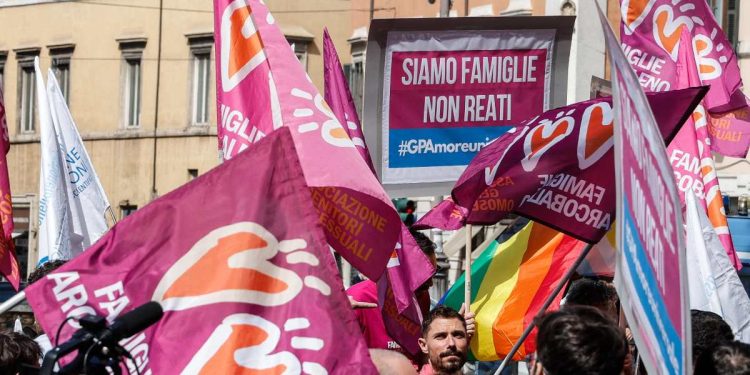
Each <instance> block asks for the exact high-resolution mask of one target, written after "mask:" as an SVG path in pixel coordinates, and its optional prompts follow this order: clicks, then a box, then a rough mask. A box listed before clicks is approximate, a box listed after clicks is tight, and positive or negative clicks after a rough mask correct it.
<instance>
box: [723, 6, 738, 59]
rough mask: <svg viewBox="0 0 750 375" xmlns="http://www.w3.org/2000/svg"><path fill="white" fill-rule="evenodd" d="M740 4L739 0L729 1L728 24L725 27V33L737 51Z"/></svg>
mask: <svg viewBox="0 0 750 375" xmlns="http://www.w3.org/2000/svg"><path fill="white" fill-rule="evenodd" d="M739 8H740V2H739V1H737V0H728V4H727V24H726V25H724V33H726V34H727V39H729V43H731V44H732V47H733V48H734V49H735V50H737V37H738V33H739V28H740V26H739V25H738V23H737V20H738V19H739V15H740V9H739Z"/></svg>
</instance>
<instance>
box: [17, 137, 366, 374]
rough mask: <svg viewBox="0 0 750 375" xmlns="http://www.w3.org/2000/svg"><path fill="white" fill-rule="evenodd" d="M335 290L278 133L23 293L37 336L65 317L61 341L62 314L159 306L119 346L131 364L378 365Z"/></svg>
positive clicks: (289, 146) (290, 152)
mask: <svg viewBox="0 0 750 375" xmlns="http://www.w3.org/2000/svg"><path fill="white" fill-rule="evenodd" d="M251 169H252V170H253V173H247V171H248V170H251ZM217 191H221V194H218V195H217V194H215V192H217ZM209 201H210V202H211V204H207V202H209ZM270 206H272V207H273V209H269V207H270ZM217 275H220V277H217ZM341 285H342V284H341V279H340V278H339V277H338V272H337V270H336V264H335V262H334V259H333V257H332V256H331V252H330V250H329V247H328V245H327V243H326V240H325V236H324V234H323V231H322V230H321V228H320V226H319V224H318V215H317V213H316V211H315V209H314V208H313V205H312V201H311V198H310V193H309V190H308V188H307V185H305V180H304V176H303V172H302V169H301V167H300V163H299V159H298V158H297V154H296V151H295V150H294V142H293V141H292V137H291V136H290V134H289V130H288V129H281V130H280V131H278V132H274V133H273V134H270V135H269V136H268V137H266V138H265V139H264V140H262V141H260V142H259V143H257V144H256V145H255V146H254V149H253V152H247V153H243V154H241V155H238V156H237V157H236V158H233V160H230V161H228V162H226V163H224V164H222V165H221V166H219V167H217V168H215V169H214V170H212V171H210V172H208V173H206V174H205V175H202V176H200V177H198V178H196V179H194V180H192V181H191V182H190V183H188V184H187V185H185V186H183V187H180V188H178V189H177V190H175V191H173V192H171V193H169V194H166V195H164V196H162V197H160V198H159V199H157V200H155V201H153V202H152V203H150V204H149V205H147V206H146V207H143V208H142V209H140V210H138V211H137V212H135V213H134V214H133V215H130V216H128V217H127V218H125V219H124V220H122V221H120V222H119V223H118V224H117V225H115V226H114V227H113V228H112V229H110V231H109V232H107V234H105V235H104V236H103V237H102V238H101V239H100V240H99V241H98V242H97V243H96V244H95V245H94V246H93V247H92V248H90V249H89V250H87V251H86V252H84V253H83V254H81V255H79V256H78V257H77V258H75V259H73V260H71V261H70V262H68V263H66V264H65V265H64V266H62V267H61V268H59V269H58V270H57V271H56V272H54V273H52V274H50V275H48V276H46V277H45V278H43V279H41V280H39V281H38V282H36V283H34V284H33V285H31V286H30V287H29V288H28V289H27V290H26V295H27V298H28V301H29V304H30V305H31V306H32V308H33V309H34V312H35V316H36V317H37V319H38V320H39V321H40V323H41V325H42V327H43V328H44V330H45V332H56V330H57V329H58V326H60V324H61V323H64V325H63V326H62V331H61V336H60V340H59V342H61V343H62V342H64V341H65V340H67V339H68V338H70V337H71V335H72V333H73V332H74V331H75V329H76V328H78V327H77V324H78V323H77V322H76V321H75V320H69V321H65V319H66V317H71V316H72V317H80V316H82V315H83V314H98V315H100V316H104V317H106V318H107V320H108V322H110V323H111V322H112V321H113V320H114V319H115V318H116V317H117V316H119V315H121V314H122V313H124V312H127V311H129V310H131V309H132V308H133V307H135V306H139V305H141V304H143V303H145V302H147V301H152V300H153V301H157V302H159V303H160V304H161V305H162V307H163V309H164V316H163V318H162V319H160V320H159V322H158V323H157V324H155V325H153V326H151V327H149V328H148V329H146V330H145V331H143V332H140V333H137V334H135V335H134V336H133V337H131V338H128V339H125V340H123V341H121V342H120V344H121V345H123V346H124V347H125V348H126V349H127V350H129V351H130V353H131V354H132V357H133V359H132V360H128V361H126V362H127V367H128V372H130V373H136V372H138V373H141V374H149V373H151V372H153V373H155V374H174V373H183V374H197V373H217V374H236V373H251V374H252V373H274V374H275V373H289V374H300V373H302V371H304V372H305V373H308V374H325V373H331V374H335V373H364V374H374V373H377V372H376V370H375V368H374V366H373V365H372V363H371V361H370V360H369V355H368V353H367V348H366V345H365V343H364V340H363V339H362V335H361V332H360V330H359V326H358V325H357V323H356V322H355V320H354V316H353V314H352V312H351V309H350V307H349V302H348V301H347V298H346V296H345V295H344V292H343V289H342V286H341ZM342 337H345V338H346V345H340V342H341V341H340V340H341V338H342ZM235 353H241V354H236V355H235ZM264 371H265V372H264Z"/></svg>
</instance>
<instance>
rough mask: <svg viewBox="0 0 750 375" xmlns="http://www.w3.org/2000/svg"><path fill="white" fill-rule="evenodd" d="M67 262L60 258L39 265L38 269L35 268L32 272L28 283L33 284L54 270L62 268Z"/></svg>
mask: <svg viewBox="0 0 750 375" xmlns="http://www.w3.org/2000/svg"><path fill="white" fill-rule="evenodd" d="M66 262H67V261H66V260H59V259H58V260H53V261H50V262H47V263H44V264H42V265H41V266H39V267H37V269H35V270H34V271H33V272H31V274H30V275H29V278H28V284H29V285H31V284H33V283H35V282H36V281H37V280H39V279H41V278H43V277H45V276H47V275H48V274H50V273H51V272H52V271H54V270H56V269H58V268H60V266H62V265H63V264H65V263H66Z"/></svg>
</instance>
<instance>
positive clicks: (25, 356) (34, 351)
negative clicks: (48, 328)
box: [0, 330, 42, 374]
mask: <svg viewBox="0 0 750 375" xmlns="http://www.w3.org/2000/svg"><path fill="white" fill-rule="evenodd" d="M41 357H42V350H41V349H40V348H39V344H37V343H36V341H34V340H32V339H31V338H30V337H28V336H26V335H24V334H21V333H17V332H12V331H10V330H4V331H0V374H18V373H20V372H23V371H24V369H25V368H38V367H39V360H40V359H41Z"/></svg>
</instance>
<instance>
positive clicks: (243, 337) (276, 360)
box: [182, 314, 328, 375]
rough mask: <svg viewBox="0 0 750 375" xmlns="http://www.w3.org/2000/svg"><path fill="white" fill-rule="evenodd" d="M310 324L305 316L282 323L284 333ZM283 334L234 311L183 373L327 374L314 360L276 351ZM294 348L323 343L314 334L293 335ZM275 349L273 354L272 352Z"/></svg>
mask: <svg viewBox="0 0 750 375" xmlns="http://www.w3.org/2000/svg"><path fill="white" fill-rule="evenodd" d="M309 327H310V321H309V320H307V319H306V318H293V319H289V320H287V321H286V323H285V324H284V331H285V333H289V332H292V331H295V330H303V329H307V328H309ZM287 338H288V337H284V338H283V339H284V340H286V339H287ZM281 340H282V333H281V330H280V329H279V327H277V326H276V325H275V324H274V323H272V322H270V321H268V320H265V319H263V318H262V317H259V316H257V315H252V314H234V315H230V316H228V317H226V318H225V319H224V321H223V322H222V323H221V325H219V326H218V327H216V329H215V330H214V332H213V333H212V334H211V336H210V337H209V338H208V340H207V341H206V343H205V344H203V346H202V347H201V348H200V349H199V350H198V353H196V354H195V355H194V356H193V358H192V359H191V360H190V363H188V365H187V366H186V367H185V369H184V370H183V371H182V374H243V375H298V374H301V373H302V372H304V373H306V374H327V373H328V371H327V370H326V369H325V368H324V367H323V366H321V365H320V364H319V363H315V362H302V363H300V360H299V358H297V356H295V355H294V354H293V353H291V352H288V351H278V350H277V347H278V345H279V343H280V342H281ZM289 340H290V345H291V347H292V348H294V349H296V350H310V351H319V350H321V349H322V348H323V347H324V346H325V342H324V341H323V340H321V339H318V338H314V337H301V336H292V337H291V338H289ZM274 352H275V353H274Z"/></svg>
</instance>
